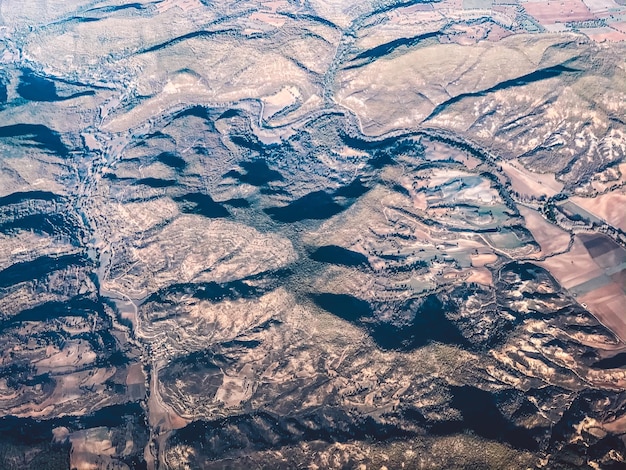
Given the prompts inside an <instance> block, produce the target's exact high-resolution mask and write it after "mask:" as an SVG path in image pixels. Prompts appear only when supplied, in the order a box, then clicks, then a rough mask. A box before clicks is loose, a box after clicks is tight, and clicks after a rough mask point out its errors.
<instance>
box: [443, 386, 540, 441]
mask: <svg viewBox="0 0 626 470" xmlns="http://www.w3.org/2000/svg"><path fill="white" fill-rule="evenodd" d="M450 391H451V392H452V401H451V403H450V404H451V406H452V407H453V408H456V409H457V410H459V411H460V412H461V414H462V415H463V422H462V423H463V424H462V426H463V428H464V429H470V430H472V431H473V432H475V433H476V434H477V435H479V436H480V437H484V438H485V439H491V440H496V441H503V442H507V443H509V444H511V445H512V446H513V447H515V448H517V449H527V450H531V451H534V450H538V448H539V445H538V443H537V441H535V439H533V436H532V433H531V432H530V431H529V430H528V429H525V428H522V427H519V426H516V425H515V424H514V423H512V422H511V421H509V420H508V419H507V418H506V417H505V416H504V415H503V414H502V412H501V411H500V410H499V409H498V407H497V406H496V397H495V396H494V395H493V394H492V393H489V392H486V391H484V390H480V389H479V388H476V387H471V386H468V385H464V386H462V387H454V386H453V387H450Z"/></svg>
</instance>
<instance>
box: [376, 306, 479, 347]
mask: <svg viewBox="0 0 626 470" xmlns="http://www.w3.org/2000/svg"><path fill="white" fill-rule="evenodd" d="M448 309H449V307H448V306H447V305H446V304H444V303H443V302H442V301H441V300H439V298H438V297H437V296H436V295H434V294H431V295H429V296H428V297H426V298H425V299H423V300H422V299H417V300H410V301H409V302H408V303H407V305H406V306H404V308H403V310H405V311H410V310H415V316H414V318H413V320H412V321H411V322H410V323H409V324H405V325H396V324H393V323H386V322H376V323H372V324H369V325H367V328H368V330H369V331H370V334H371V336H372V339H373V340H374V341H376V344H378V346H379V347H381V348H382V349H387V350H399V351H412V350H414V349H417V348H420V347H422V346H426V345H427V344H429V343H432V342H438V343H444V344H455V345H459V346H464V347H465V346H468V342H467V340H466V339H465V338H464V337H463V335H462V334H461V332H460V331H459V329H458V328H457V327H456V325H455V324H454V323H452V322H451V321H450V320H448V318H447V317H446V311H447V310H448Z"/></svg>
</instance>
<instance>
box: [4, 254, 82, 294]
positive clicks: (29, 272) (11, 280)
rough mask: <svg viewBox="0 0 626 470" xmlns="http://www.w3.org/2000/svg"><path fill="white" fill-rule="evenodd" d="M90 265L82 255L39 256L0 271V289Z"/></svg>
mask: <svg viewBox="0 0 626 470" xmlns="http://www.w3.org/2000/svg"><path fill="white" fill-rule="evenodd" d="M89 264H91V263H90V261H89V259H88V258H86V257H85V256H83V255H80V254H75V255H64V256H59V257H58V258H54V257H51V256H40V257H39V258H36V259H34V260H32V261H24V262H22V263H15V264H14V265H12V266H9V267H8V268H5V269H3V270H2V271H0V288H3V287H9V286H12V285H14V284H18V283H20V282H26V281H32V280H37V279H41V278H43V277H44V276H45V275H47V274H48V273H51V272H54V271H59V270H61V269H65V268H67V267H69V266H85V265H89Z"/></svg>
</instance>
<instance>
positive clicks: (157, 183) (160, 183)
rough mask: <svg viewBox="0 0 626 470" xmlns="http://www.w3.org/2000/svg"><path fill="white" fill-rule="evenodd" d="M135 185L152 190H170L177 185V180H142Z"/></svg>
mask: <svg viewBox="0 0 626 470" xmlns="http://www.w3.org/2000/svg"><path fill="white" fill-rule="evenodd" d="M133 185H135V186H137V185H144V186H149V187H151V188H168V187H170V186H175V185H176V180H164V179H161V178H141V179H139V180H137V181H135V182H134V183H133Z"/></svg>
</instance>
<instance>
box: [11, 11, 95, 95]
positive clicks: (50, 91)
mask: <svg viewBox="0 0 626 470" xmlns="http://www.w3.org/2000/svg"><path fill="white" fill-rule="evenodd" d="M80 20H81V21H88V18H80ZM94 20H95V21H98V19H97V18H96V19H94ZM17 93H18V94H19V95H20V96H21V97H22V98H24V99H27V100H29V101H43V102H54V101H66V100H71V99H73V98H78V97H80V96H93V95H95V92H94V91H93V90H88V91H83V92H80V93H75V94H73V95H70V96H59V95H58V93H57V89H56V84H55V83H54V82H53V81H52V80H48V79H47V78H44V77H41V76H39V75H37V74H35V73H34V72H33V71H32V70H24V71H23V73H22V76H21V78H20V83H19V84H18V85H17Z"/></svg>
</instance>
